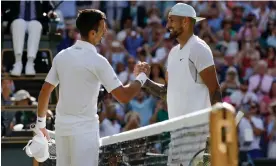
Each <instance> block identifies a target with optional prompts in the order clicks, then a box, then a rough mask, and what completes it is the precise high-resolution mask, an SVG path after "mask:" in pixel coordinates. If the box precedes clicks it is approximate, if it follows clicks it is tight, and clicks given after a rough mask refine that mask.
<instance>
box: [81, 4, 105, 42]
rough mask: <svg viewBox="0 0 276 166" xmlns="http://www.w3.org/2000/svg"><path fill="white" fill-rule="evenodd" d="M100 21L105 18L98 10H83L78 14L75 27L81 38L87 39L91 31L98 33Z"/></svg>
mask: <svg viewBox="0 0 276 166" xmlns="http://www.w3.org/2000/svg"><path fill="white" fill-rule="evenodd" d="M102 19H106V16H105V14H104V13H103V12H101V11H100V10H97V9H85V10H82V11H80V12H79V14H78V17H77V20H76V27H77V29H78V31H79V32H80V35H81V36H82V37H88V33H89V32H90V31H91V30H94V31H96V32H97V31H98V28H99V25H100V21H101V20H102Z"/></svg>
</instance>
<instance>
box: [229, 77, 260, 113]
mask: <svg viewBox="0 0 276 166" xmlns="http://www.w3.org/2000/svg"><path fill="white" fill-rule="evenodd" d="M230 101H231V103H232V104H234V105H235V106H236V108H237V109H239V108H240V107H241V106H243V105H245V104H247V103H248V102H250V101H252V102H258V101H259V100H258V97H257V95H256V94H255V93H254V92H251V91H248V81H244V82H243V83H242V84H241V85H240V89H238V90H236V91H234V92H233V93H232V94H231V96H230Z"/></svg>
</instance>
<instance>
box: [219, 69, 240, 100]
mask: <svg viewBox="0 0 276 166" xmlns="http://www.w3.org/2000/svg"><path fill="white" fill-rule="evenodd" d="M226 73H227V74H226V80H225V81H224V82H222V83H221V92H222V97H223V98H224V97H228V96H231V94H232V93H233V92H234V91H236V90H238V89H239V87H240V81H239V76H238V72H237V70H236V68H235V67H229V68H228V69H227V72H226Z"/></svg>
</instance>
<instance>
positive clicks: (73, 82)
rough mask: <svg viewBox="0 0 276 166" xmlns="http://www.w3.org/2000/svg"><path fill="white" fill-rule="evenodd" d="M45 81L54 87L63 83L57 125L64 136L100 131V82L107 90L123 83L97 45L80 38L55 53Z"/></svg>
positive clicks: (59, 133) (57, 131) (60, 88)
mask: <svg viewBox="0 0 276 166" xmlns="http://www.w3.org/2000/svg"><path fill="white" fill-rule="evenodd" d="M45 81H46V82H48V83H50V84H52V85H54V86H57V85H58V84H60V85H59V100H58V103H57V108H56V121H55V124H56V126H55V128H56V134H57V135H62V136H66V135H74V134H82V133H87V132H92V131H93V130H99V121H98V115H97V100H98V94H99V90H100V85H101V84H103V85H104V87H105V88H106V90H107V91H108V92H111V91H112V90H113V89H115V88H117V87H119V86H121V85H122V83H121V81H120V80H119V79H118V78H117V76H116V74H115V72H114V70H113V69H112V67H111V65H110V64H109V62H108V61H107V59H106V58H105V57H103V56H102V55H100V54H98V53H97V50H96V48H95V46H93V45H92V44H90V43H88V42H84V41H80V40H78V41H77V42H76V43H75V44H74V45H73V46H72V47H69V48H67V49H65V50H63V51H61V52H59V53H58V54H57V55H56V57H55V58H54V60H53V65H52V68H51V70H50V71H49V73H48V75H47V77H46V79H45Z"/></svg>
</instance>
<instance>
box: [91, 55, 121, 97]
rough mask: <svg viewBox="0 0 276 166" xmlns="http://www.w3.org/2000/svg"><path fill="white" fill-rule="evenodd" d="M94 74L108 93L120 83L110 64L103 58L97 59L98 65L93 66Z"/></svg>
mask: <svg viewBox="0 0 276 166" xmlns="http://www.w3.org/2000/svg"><path fill="white" fill-rule="evenodd" d="M95 75H96V76H97V77H98V79H99V80H100V82H101V83H102V84H103V86H104V87H105V89H106V90H107V91H108V93H110V92H111V91H112V90H114V89H116V88H117V87H119V86H121V85H122V82H121V81H120V80H119V79H118V77H117V75H116V73H115V71H114V70H113V68H112V66H111V65H110V64H109V62H108V61H107V59H105V58H101V59H100V60H99V62H98V65H97V66H96V67H95Z"/></svg>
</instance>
